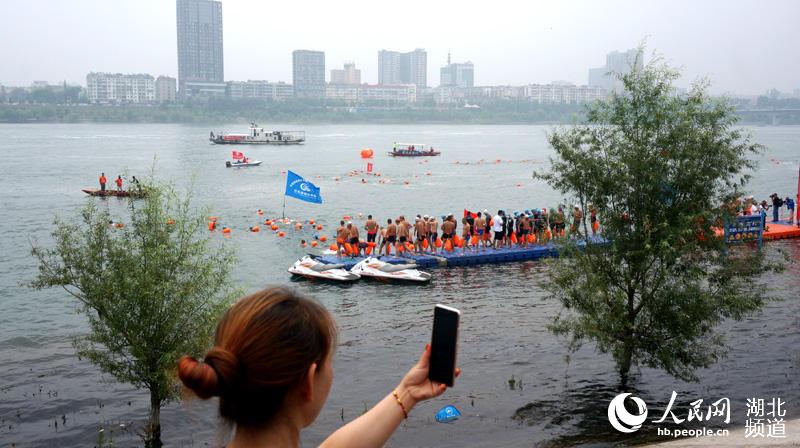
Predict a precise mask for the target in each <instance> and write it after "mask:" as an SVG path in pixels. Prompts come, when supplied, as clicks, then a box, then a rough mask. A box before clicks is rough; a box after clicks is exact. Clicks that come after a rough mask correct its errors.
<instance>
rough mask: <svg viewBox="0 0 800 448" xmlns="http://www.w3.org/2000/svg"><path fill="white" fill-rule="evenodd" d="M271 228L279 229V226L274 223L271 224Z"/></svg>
mask: <svg viewBox="0 0 800 448" xmlns="http://www.w3.org/2000/svg"><path fill="white" fill-rule="evenodd" d="M270 229H272V230H278V226H277V225H275V224H273V225H272V226H270Z"/></svg>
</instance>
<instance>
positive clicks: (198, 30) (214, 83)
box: [176, 0, 225, 98]
mask: <svg viewBox="0 0 800 448" xmlns="http://www.w3.org/2000/svg"><path fill="white" fill-rule="evenodd" d="M176 5H177V22H178V84H179V86H178V88H179V93H180V95H181V97H184V98H185V97H188V96H197V95H219V94H222V95H224V94H225V82H224V81H225V71H224V67H223V55H222V3H220V2H218V1H214V0H177V1H176Z"/></svg>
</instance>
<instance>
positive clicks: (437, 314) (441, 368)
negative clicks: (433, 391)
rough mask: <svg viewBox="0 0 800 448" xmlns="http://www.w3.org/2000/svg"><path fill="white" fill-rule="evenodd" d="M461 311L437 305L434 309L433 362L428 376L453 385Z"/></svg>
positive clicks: (448, 385)
mask: <svg viewBox="0 0 800 448" xmlns="http://www.w3.org/2000/svg"><path fill="white" fill-rule="evenodd" d="M460 317H461V312H460V311H458V310H457V309H455V308H450V307H449V306H444V305H436V308H434V311H433V334H432V336H431V363H430V369H429V370H428V378H429V379H430V380H431V381H436V382H438V383H442V384H445V385H447V387H453V382H454V380H455V370H456V351H457V347H458V321H459V318H460Z"/></svg>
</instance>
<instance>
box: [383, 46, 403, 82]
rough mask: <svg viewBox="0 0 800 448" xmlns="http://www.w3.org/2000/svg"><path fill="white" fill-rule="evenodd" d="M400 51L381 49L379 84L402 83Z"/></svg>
mask: <svg viewBox="0 0 800 448" xmlns="http://www.w3.org/2000/svg"><path fill="white" fill-rule="evenodd" d="M402 82H403V81H402V78H401V76H400V52H398V51H389V50H381V51H379V52H378V84H381V85H392V84H401V83H402Z"/></svg>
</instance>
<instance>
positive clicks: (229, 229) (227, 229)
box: [222, 227, 231, 233]
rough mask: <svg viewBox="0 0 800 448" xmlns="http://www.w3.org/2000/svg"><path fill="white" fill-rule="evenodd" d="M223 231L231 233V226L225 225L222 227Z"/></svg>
mask: <svg viewBox="0 0 800 448" xmlns="http://www.w3.org/2000/svg"><path fill="white" fill-rule="evenodd" d="M222 233H231V228H230V227H223V228H222Z"/></svg>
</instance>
